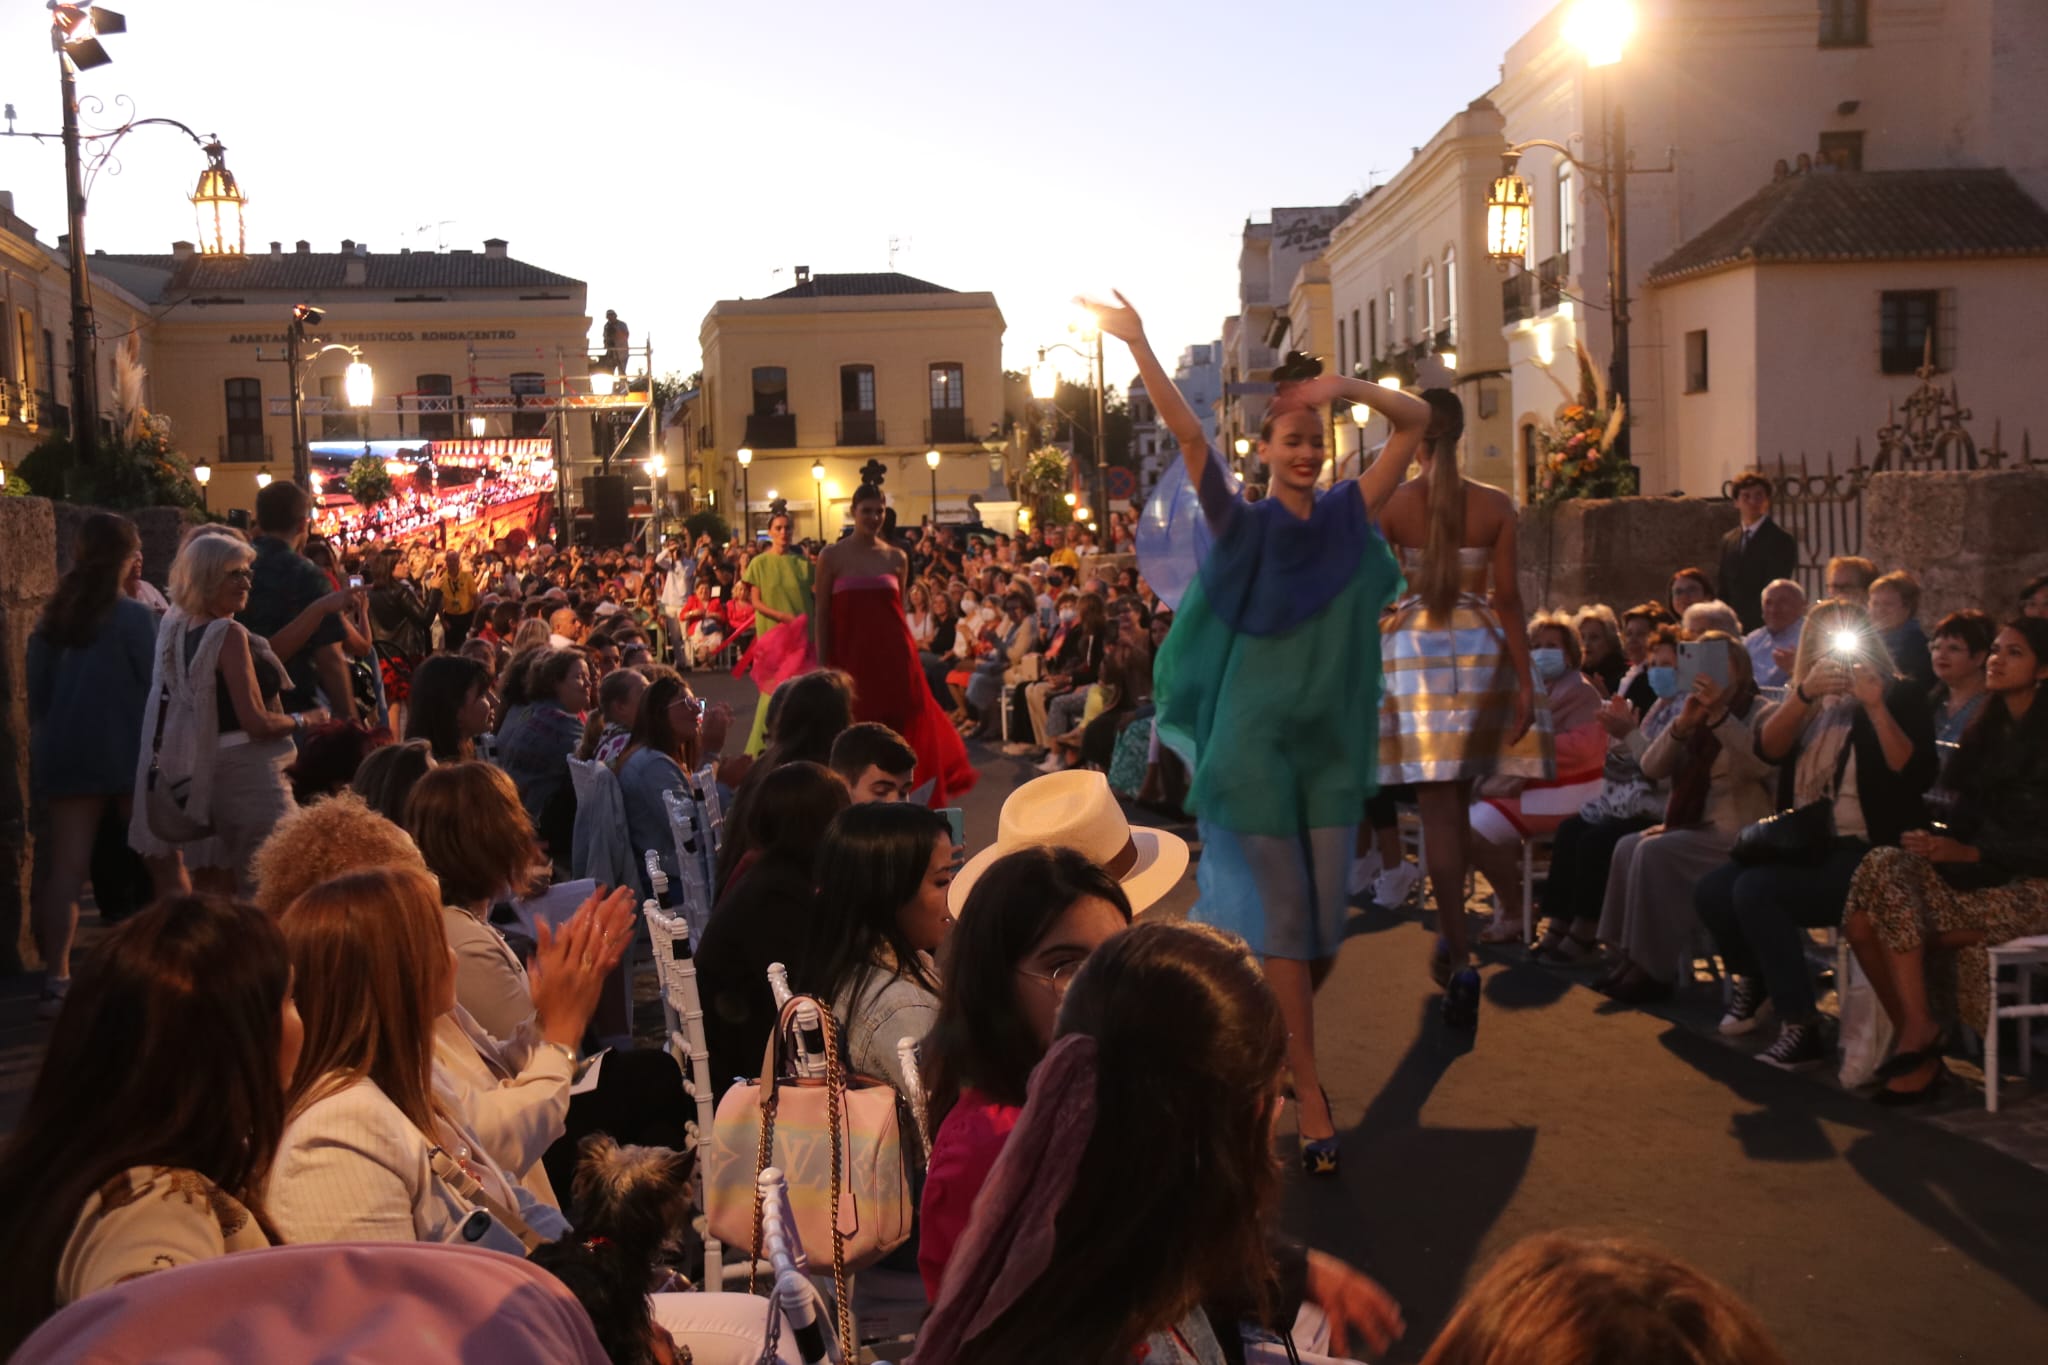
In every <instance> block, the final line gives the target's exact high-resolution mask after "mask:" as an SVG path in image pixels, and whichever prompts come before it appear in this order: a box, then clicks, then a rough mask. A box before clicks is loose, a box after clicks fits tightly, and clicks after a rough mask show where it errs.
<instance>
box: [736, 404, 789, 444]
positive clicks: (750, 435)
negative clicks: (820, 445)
mask: <svg viewBox="0 0 2048 1365" xmlns="http://www.w3.org/2000/svg"><path fill="white" fill-rule="evenodd" d="M744 444H746V445H749V446H752V447H753V448H754V449H755V450H794V449H795V448H796V414H795V413H793V412H773V413H751V414H749V415H748V417H747V439H746V441H745V443H744Z"/></svg>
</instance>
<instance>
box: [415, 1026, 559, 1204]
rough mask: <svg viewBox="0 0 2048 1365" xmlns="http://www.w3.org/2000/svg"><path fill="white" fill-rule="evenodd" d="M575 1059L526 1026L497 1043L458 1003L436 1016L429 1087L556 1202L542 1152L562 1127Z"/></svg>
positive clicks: (531, 1186) (544, 1197)
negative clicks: (504, 1040) (512, 1038)
mask: <svg viewBox="0 0 2048 1365" xmlns="http://www.w3.org/2000/svg"><path fill="white" fill-rule="evenodd" d="M575 1069H576V1068H575V1064H574V1063H573V1062H571V1061H570V1059H569V1057H568V1054H566V1053H564V1052H563V1051H562V1050H561V1049H560V1048H555V1047H546V1046H543V1045H542V1044H541V1043H540V1041H539V1037H538V1034H537V1031H536V1030H534V1029H533V1027H532V1026H531V1025H522V1026H521V1027H520V1029H519V1033H518V1036H517V1037H516V1038H515V1039H514V1040H513V1041H512V1042H511V1043H510V1044H501V1043H499V1042H498V1040H497V1039H495V1038H493V1037H491V1035H490V1034H489V1033H488V1032H486V1031H485V1029H484V1026H483V1025H482V1024H479V1023H477V1021H476V1020H475V1019H474V1018H472V1017H471V1016H470V1013H469V1011H468V1010H466V1009H464V1008H462V1006H460V1005H457V1006H456V1007H455V1008H454V1009H452V1010H450V1011H449V1012H448V1013H446V1014H444V1015H442V1016H441V1017H440V1018H438V1019H436V1020H435V1021H434V1088H435V1090H436V1092H437V1093H439V1094H440V1095H441V1096H442V1098H443V1100H444V1101H445V1102H446V1103H447V1105H448V1106H449V1108H450V1109H451V1110H453V1111H454V1112H455V1113H457V1114H460V1115H461V1116H462V1121H463V1122H464V1123H466V1124H468V1125H469V1129H470V1131H471V1132H473V1133H475V1134H476V1136H477V1140H478V1141H479V1142H481V1143H482V1144H483V1148H484V1150H485V1151H487V1152H489V1153H490V1154H491V1157H492V1159H493V1160H495V1161H496V1162H497V1163H498V1164H499V1165H500V1166H502V1167H504V1168H505V1170H507V1171H509V1172H512V1173H514V1174H516V1175H518V1177H519V1183H520V1184H522V1185H524V1186H526V1188H527V1189H528V1190H530V1191H532V1192H533V1194H534V1196H535V1197H536V1198H538V1199H539V1200H541V1201H542V1202H543V1203H546V1204H552V1205H554V1206H556V1207H557V1208H559V1207H561V1202H562V1201H561V1200H560V1199H559V1198H557V1197H556V1195H555V1191H554V1187H553V1186H552V1185H550V1184H549V1183H548V1174H547V1170H546V1168H545V1167H543V1166H542V1165H541V1156H542V1154H543V1153H545V1152H546V1151H547V1149H548V1147H549V1145H550V1144H551V1143H553V1142H554V1141H555V1140H556V1139H557V1138H559V1137H561V1136H562V1134H563V1133H564V1132H565V1131H567V1128H568V1120H569V1083H570V1081H571V1080H572V1079H573V1077H574V1074H575Z"/></svg>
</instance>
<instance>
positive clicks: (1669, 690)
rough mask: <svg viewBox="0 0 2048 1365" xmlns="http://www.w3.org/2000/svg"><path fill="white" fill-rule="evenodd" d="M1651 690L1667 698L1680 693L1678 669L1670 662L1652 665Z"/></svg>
mask: <svg viewBox="0 0 2048 1365" xmlns="http://www.w3.org/2000/svg"><path fill="white" fill-rule="evenodd" d="M1650 690H1651V691H1652V692H1655V693H1656V694H1657V695H1658V696H1660V697H1663V698H1666V699H1667V700H1668V699H1669V698H1672V697H1675V696H1677V695H1678V670H1677V669H1676V668H1675V667H1673V666H1672V665H1670V664H1651V665H1650Z"/></svg>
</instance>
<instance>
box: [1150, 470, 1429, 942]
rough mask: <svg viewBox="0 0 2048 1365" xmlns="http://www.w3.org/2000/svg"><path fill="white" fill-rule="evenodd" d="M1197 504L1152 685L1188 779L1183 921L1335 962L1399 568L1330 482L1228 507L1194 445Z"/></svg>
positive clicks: (1375, 759) (1350, 497)
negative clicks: (1199, 523) (1193, 829)
mask: <svg viewBox="0 0 2048 1365" xmlns="http://www.w3.org/2000/svg"><path fill="white" fill-rule="evenodd" d="M1198 500H1199V505H1200V514H1201V516H1202V518H1203V519H1204V520H1205V521H1206V524H1207V529H1208V532H1209V540H1210V547H1209V549H1208V552H1207V554H1206V555H1204V556H1203V557H1202V559H1201V564H1200V568H1199V572H1197V573H1196V574H1195V575H1194V576H1193V578H1192V579H1191V580H1190V581H1189V583H1188V585H1187V587H1186V589H1185V591H1184V592H1183V594H1182V597H1181V601H1180V605H1179V609H1178V610H1177V611H1176V613H1175V615H1174V621H1173V630H1172V632H1171V633H1170V634H1169V635H1168V636H1167V638H1166V643H1165V645H1164V646H1162V647H1161V649H1160V652H1159V658H1158V660H1157V662H1156V663H1155V665H1154V687H1153V690H1154V695H1155V697H1156V698H1157V704H1158V729H1159V739H1160V743H1161V744H1162V745H1164V746H1165V747H1167V748H1170V749H1171V750H1172V751H1173V752H1174V753H1176V754H1178V755H1179V756H1180V758H1181V759H1182V760H1183V761H1184V762H1185V763H1186V764H1187V765H1188V769H1189V771H1190V772H1191V773H1192V774H1193V783H1192V786H1191V787H1190V790H1189V795H1188V805H1189V808H1190V809H1191V810H1193V811H1194V813H1195V815H1196V817H1197V821H1198V824H1199V826H1200V830H1201V836H1202V858H1201V864H1200V867H1199V868H1198V870H1197V874H1196V880H1197V886H1198V888H1199V892H1200V895H1199V899H1198V900H1197V902H1196V904H1195V908H1194V910H1193V912H1192V916H1193V918H1195V919H1197V920H1200V921H1201V922H1203V923H1205V924H1213V925H1215V926H1217V927H1218V928H1221V929H1227V930H1229V931H1230V932H1232V933H1235V934H1238V935H1240V936H1242V937H1243V938H1244V940H1245V942H1246V943H1247V944H1249V945H1250V946H1251V948H1252V950H1253V951H1254V952H1257V953H1259V954H1261V955H1262V956H1266V957H1280V958H1290V959H1295V960H1299V961H1318V960H1321V959H1325V958H1331V957H1335V956H1336V955H1337V948H1338V944H1339V941H1340V939H1341V936H1342V934H1343V929H1344V916H1345V910H1346V899H1347V898H1346V893H1345V886H1344V882H1345V875H1346V873H1347V872H1348V870H1349V868H1350V865H1351V855H1352V845H1353V839H1354V837H1355V834H1356V830H1357V827H1358V822H1359V819H1360V816H1361V814H1362V813H1363V811H1364V809H1365V802H1366V799H1367V798H1368V797H1370V796H1371V795H1372V794H1373V792H1374V790H1375V789H1376V785H1377V784H1376V777H1377V774H1378V767H1379V756H1378V744H1379V710H1380V629H1379V622H1380V613H1381V612H1382V611H1383V610H1384V609H1385V608H1386V606H1387V605H1388V604H1389V603H1390V602H1392V601H1393V600H1394V598H1395V597H1396V596H1397V595H1398V593H1399V592H1400V590H1401V587H1402V581H1401V572H1400V569H1399V567H1398V566H1397V565H1396V563H1395V560H1394V556H1393V554H1392V553H1391V552H1390V551H1389V550H1388V548H1387V543H1386V541H1385V540H1384V539H1383V538H1382V537H1381V535H1380V532H1379V528H1378V527H1377V526H1375V525H1374V524H1373V522H1372V519H1371V517H1370V516H1368V515H1367V512H1366V507H1365V499H1364V498H1363V497H1362V496H1360V494H1359V490H1358V488H1357V486H1356V485H1355V484H1354V483H1352V482H1350V481H1348V480H1347V481H1345V482H1342V483H1339V484H1337V485H1336V486H1335V487H1333V488H1331V489H1329V490H1328V491H1326V492H1324V493H1321V494H1319V495H1318V496H1317V497H1316V500H1315V505H1314V508H1313V510H1311V512H1310V513H1309V515H1308V517H1307V518H1306V519H1303V518H1298V517H1296V516H1295V515H1294V514H1293V513H1291V512H1289V511H1288V510H1287V508H1286V507H1284V506H1283V505H1281V504H1280V503H1279V502H1277V501H1275V500H1273V499H1265V500H1263V501H1260V502H1246V501H1245V500H1244V498H1243V497H1242V495H1240V494H1238V493H1237V492H1235V491H1234V490H1233V489H1232V487H1231V484H1230V480H1229V479H1228V477H1227V476H1226V475H1225V474H1224V467H1223V462H1222V461H1221V460H1220V459H1219V458H1218V457H1217V455H1216V453H1215V452H1214V451H1211V452H1210V453H1209V458H1208V461H1207V463H1206V464H1205V465H1204V467H1203V472H1202V479H1201V484H1200V488H1199V493H1198ZM1197 539H1199V538H1197ZM1155 581H1156V580H1155Z"/></svg>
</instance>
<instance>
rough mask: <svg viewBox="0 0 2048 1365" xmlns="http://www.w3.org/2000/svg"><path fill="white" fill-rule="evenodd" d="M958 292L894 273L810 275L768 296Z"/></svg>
mask: <svg viewBox="0 0 2048 1365" xmlns="http://www.w3.org/2000/svg"><path fill="white" fill-rule="evenodd" d="M957 292H959V291H957V290H953V289H948V288H946V286H944V285H943V284H932V283H930V282H928V281H925V280H916V279H912V278H911V277H910V276H908V275H899V274H897V273H896V272H894V271H878V272H876V273H874V274H870V275H813V276H811V277H810V278H809V279H808V280H805V281H804V282H803V283H802V284H798V285H792V286H790V287H789V288H788V289H785V290H783V291H782V292H781V293H779V294H770V295H769V296H768V297H769V298H771V299H845V298H872V297H873V296H875V295H877V294H953V293H957Z"/></svg>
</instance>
